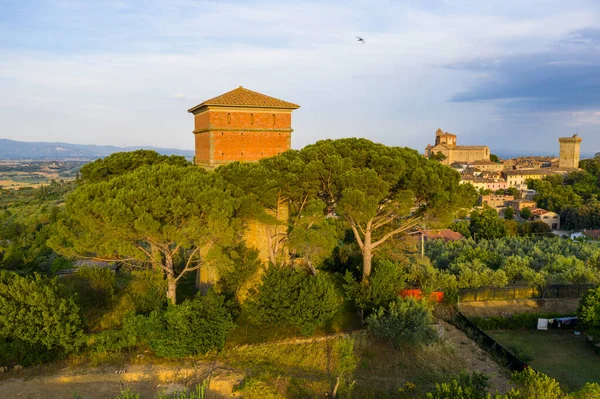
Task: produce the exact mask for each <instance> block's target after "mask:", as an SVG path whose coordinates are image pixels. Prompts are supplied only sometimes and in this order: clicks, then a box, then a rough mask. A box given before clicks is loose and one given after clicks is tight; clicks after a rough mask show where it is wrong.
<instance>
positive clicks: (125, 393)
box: [115, 388, 140, 399]
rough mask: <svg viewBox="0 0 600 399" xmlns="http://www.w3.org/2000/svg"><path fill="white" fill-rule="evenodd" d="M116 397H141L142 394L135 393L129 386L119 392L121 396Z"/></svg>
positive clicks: (137, 398) (117, 398) (128, 398)
mask: <svg viewBox="0 0 600 399" xmlns="http://www.w3.org/2000/svg"><path fill="white" fill-rule="evenodd" d="M115 399H140V394H138V393H133V392H131V390H130V389H129V388H128V389H126V390H124V391H121V393H120V394H119V396H117V397H116V398H115Z"/></svg>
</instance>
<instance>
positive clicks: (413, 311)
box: [367, 298, 436, 348]
mask: <svg viewBox="0 0 600 399" xmlns="http://www.w3.org/2000/svg"><path fill="white" fill-rule="evenodd" d="M432 322H433V315H432V314H431V309H430V308H429V306H428V305H427V302H426V301H424V300H416V299H414V298H396V300H394V301H392V302H390V303H389V305H388V306H387V308H383V307H381V308H379V310H377V311H376V312H374V313H373V314H371V315H370V316H369V317H368V318H367V327H368V329H369V332H370V333H371V334H373V335H374V336H377V337H381V338H383V339H385V340H386V341H388V342H390V343H391V344H392V345H393V346H394V347H396V348H399V347H401V346H402V345H407V344H409V345H410V344H426V343H430V342H433V341H434V340H435V339H436V331H435V329H434V328H433V327H432V326H431V323H432Z"/></svg>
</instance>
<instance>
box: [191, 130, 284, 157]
mask: <svg viewBox="0 0 600 399" xmlns="http://www.w3.org/2000/svg"><path fill="white" fill-rule="evenodd" d="M196 136H198V135H196ZM211 136H212V141H213V154H212V155H213V162H214V163H227V162H233V161H243V162H252V161H258V160H259V159H263V158H268V157H272V156H274V155H277V154H280V153H282V152H284V151H287V150H289V149H290V143H291V133H290V132H268V131H265V132H248V131H246V132H228V131H222V132H219V131H213V132H211ZM196 151H198V150H197V149H196Z"/></svg>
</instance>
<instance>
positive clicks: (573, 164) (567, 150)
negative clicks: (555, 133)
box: [558, 134, 581, 169]
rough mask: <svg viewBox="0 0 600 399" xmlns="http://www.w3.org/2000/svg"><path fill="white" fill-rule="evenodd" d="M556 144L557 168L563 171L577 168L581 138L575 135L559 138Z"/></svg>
mask: <svg viewBox="0 0 600 399" xmlns="http://www.w3.org/2000/svg"><path fill="white" fill-rule="evenodd" d="M558 142H559V143H560V158H559V161H558V167H559V168H565V169H577V168H579V154H580V147H581V137H579V136H578V135H577V134H574V135H573V136H572V137H560V138H559V139H558Z"/></svg>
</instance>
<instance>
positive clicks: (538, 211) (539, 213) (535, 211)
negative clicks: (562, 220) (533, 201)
mask: <svg viewBox="0 0 600 399" xmlns="http://www.w3.org/2000/svg"><path fill="white" fill-rule="evenodd" d="M548 213H553V212H550V211H547V210H545V209H542V208H535V209H532V210H531V214H532V215H537V216H542V215H546V214H548Z"/></svg>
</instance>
